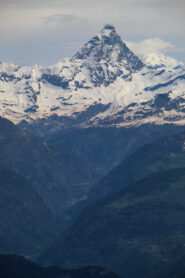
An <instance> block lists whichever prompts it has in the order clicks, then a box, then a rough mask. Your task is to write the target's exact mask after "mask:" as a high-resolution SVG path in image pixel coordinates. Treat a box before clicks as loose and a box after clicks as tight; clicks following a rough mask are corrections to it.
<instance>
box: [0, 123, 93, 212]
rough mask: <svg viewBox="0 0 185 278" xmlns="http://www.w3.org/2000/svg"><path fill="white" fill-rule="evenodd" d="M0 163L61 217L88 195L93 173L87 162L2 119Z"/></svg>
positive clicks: (0, 128) (0, 124)
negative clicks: (29, 184)
mask: <svg viewBox="0 0 185 278" xmlns="http://www.w3.org/2000/svg"><path fill="white" fill-rule="evenodd" d="M0 161H1V163H3V164H4V165H6V166H7V168H9V169H12V170H13V171H15V172H17V173H18V174H20V175H22V176H23V177H25V178H26V179H28V180H29V181H30V182H31V183H33V185H34V186H35V188H36V190H37V191H38V192H40V194H41V195H42V197H43V198H44V199H45V201H46V202H48V203H49V205H50V206H51V207H52V208H53V210H54V211H55V213H58V214H60V215H61V212H62V211H63V210H64V209H66V206H68V205H70V204H71V203H72V199H74V200H73V202H74V201H75V200H76V199H79V198H80V197H81V196H82V195H83V194H86V193H87V191H88V189H89V187H90V186H91V182H92V181H93V173H92V171H91V169H90V168H89V166H88V165H87V163H85V162H83V161H81V160H79V159H78V158H75V157H73V156H71V155H68V154H66V153H65V152H63V151H59V150H57V149H54V148H51V147H50V146H48V145H47V144H46V142H45V141H44V140H42V139H40V138H36V137H34V136H32V135H30V134H29V133H27V132H25V131H23V130H21V129H19V128H18V127H16V126H15V125H13V124H12V123H11V122H10V121H8V120H6V119H3V118H0Z"/></svg>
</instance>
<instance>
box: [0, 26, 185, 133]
mask: <svg viewBox="0 0 185 278" xmlns="http://www.w3.org/2000/svg"><path fill="white" fill-rule="evenodd" d="M184 111H185V66H184V64H183V63H180V62H178V61H176V60H175V59H173V58H171V57H167V56H165V55H163V54H161V53H151V54H148V55H144V54H143V55H142V56H141V57H138V56H136V55H135V54H134V53H133V52H132V51H131V50H130V49H129V48H128V47H127V46H126V44H125V43H124V42H122V40H121V38H120V36H119V35H118V34H117V33H116V30H115V28H114V26H112V25H109V24H108V25H106V26H105V27H104V28H103V29H102V30H101V31H100V32H99V33H98V34H97V35H96V36H95V37H93V38H92V39H91V40H90V41H89V42H88V43H86V44H85V45H84V47H82V49H81V50H80V51H78V52H77V53H76V54H75V55H74V56H73V57H72V58H66V59H63V60H62V61H60V62H59V63H57V64H55V65H52V66H50V67H41V66H37V65H36V66H34V67H20V66H18V65H15V64H11V63H0V115H1V116H3V117H6V118H9V119H10V120H12V121H13V122H14V123H20V122H22V121H26V122H28V123H30V124H31V123H34V124H35V123H37V122H39V121H41V120H42V122H43V120H44V124H47V121H49V122H50V124H51V125H52V119H53V118H51V117H52V116H57V117H58V118H57V119H58V122H57V127H58V128H61V126H62V125H63V118H61V117H64V116H65V118H66V117H67V118H69V119H73V122H74V123H76V124H81V125H83V126H89V125H105V124H107V125H116V126H124V125H126V126H129V125H136V124H137V125H139V124H143V123H146V122H156V123H160V124H161V123H166V122H173V123H176V124H184V123H185V120H184V119H185V117H184V113H185V112H184ZM82 115H85V116H83V117H82ZM79 119H80V120H79ZM75 120H76V122H75ZM55 121H56V117H55ZM55 124H56V122H55Z"/></svg>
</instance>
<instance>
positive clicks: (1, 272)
mask: <svg viewBox="0 0 185 278" xmlns="http://www.w3.org/2000/svg"><path fill="white" fill-rule="evenodd" d="M0 277H1V278H67V277H68V278H119V277H118V276H117V275H116V274H114V273H113V272H112V271H111V270H109V269H107V268H105V267H96V266H89V267H86V268H81V269H72V270H70V269H68V270H66V269H61V268H59V267H54V266H53V267H48V268H43V267H41V266H39V265H38V264H35V263H33V262H31V261H28V260H27V259H25V258H24V257H21V256H16V255H0Z"/></svg>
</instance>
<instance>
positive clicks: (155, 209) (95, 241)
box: [43, 168, 185, 278]
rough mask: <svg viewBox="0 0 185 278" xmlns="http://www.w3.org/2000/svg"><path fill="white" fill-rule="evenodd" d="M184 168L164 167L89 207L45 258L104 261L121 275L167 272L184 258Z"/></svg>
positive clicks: (153, 277)
mask: <svg viewBox="0 0 185 278" xmlns="http://www.w3.org/2000/svg"><path fill="white" fill-rule="evenodd" d="M184 200H185V168H177V169H170V170H164V171H160V172H157V173H154V174H151V175H149V176H148V177H146V178H144V179H141V180H140V181H137V182H135V183H133V184H132V185H130V186H127V187H125V188H124V189H122V190H121V191H119V192H118V193H116V194H115V195H113V196H111V195H109V197H107V198H105V199H101V200H99V201H97V202H95V203H93V204H92V205H90V206H89V207H87V208H86V209H85V210H84V212H83V213H82V215H81V216H80V217H79V218H78V220H77V221H76V222H75V223H74V225H72V227H71V228H70V229H69V230H68V231H67V232H66V234H65V236H64V237H61V238H60V239H58V240H56V244H55V245H54V246H53V247H52V248H51V249H50V251H49V252H48V253H47V255H45V257H44V258H43V259H44V261H45V263H51V262H52V263H57V264H60V265H61V266H63V267H64V266H65V267H69V266H70V267H77V266H78V267H79V266H84V265H89V264H95V265H105V266H107V267H110V268H111V269H113V271H115V272H116V273H118V274H120V275H121V276H122V277H129V278H135V277H138V278H148V277H150V278H158V277H165V276H164V275H165V273H170V271H172V270H173V269H174V267H175V266H176V265H177V264H178V263H179V262H182V258H184V257H185V221H184V218H185V202H184Z"/></svg>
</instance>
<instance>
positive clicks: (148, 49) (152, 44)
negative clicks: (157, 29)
mask: <svg viewBox="0 0 185 278" xmlns="http://www.w3.org/2000/svg"><path fill="white" fill-rule="evenodd" d="M126 43H127V45H128V47H129V48H130V49H132V50H133V51H134V52H135V53H136V54H138V55H139V54H144V53H145V54H148V53H152V52H165V51H168V50H171V49H174V45H173V44H171V43H170V42H167V41H164V40H162V39H160V38H153V39H146V40H143V41H140V42H126Z"/></svg>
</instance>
